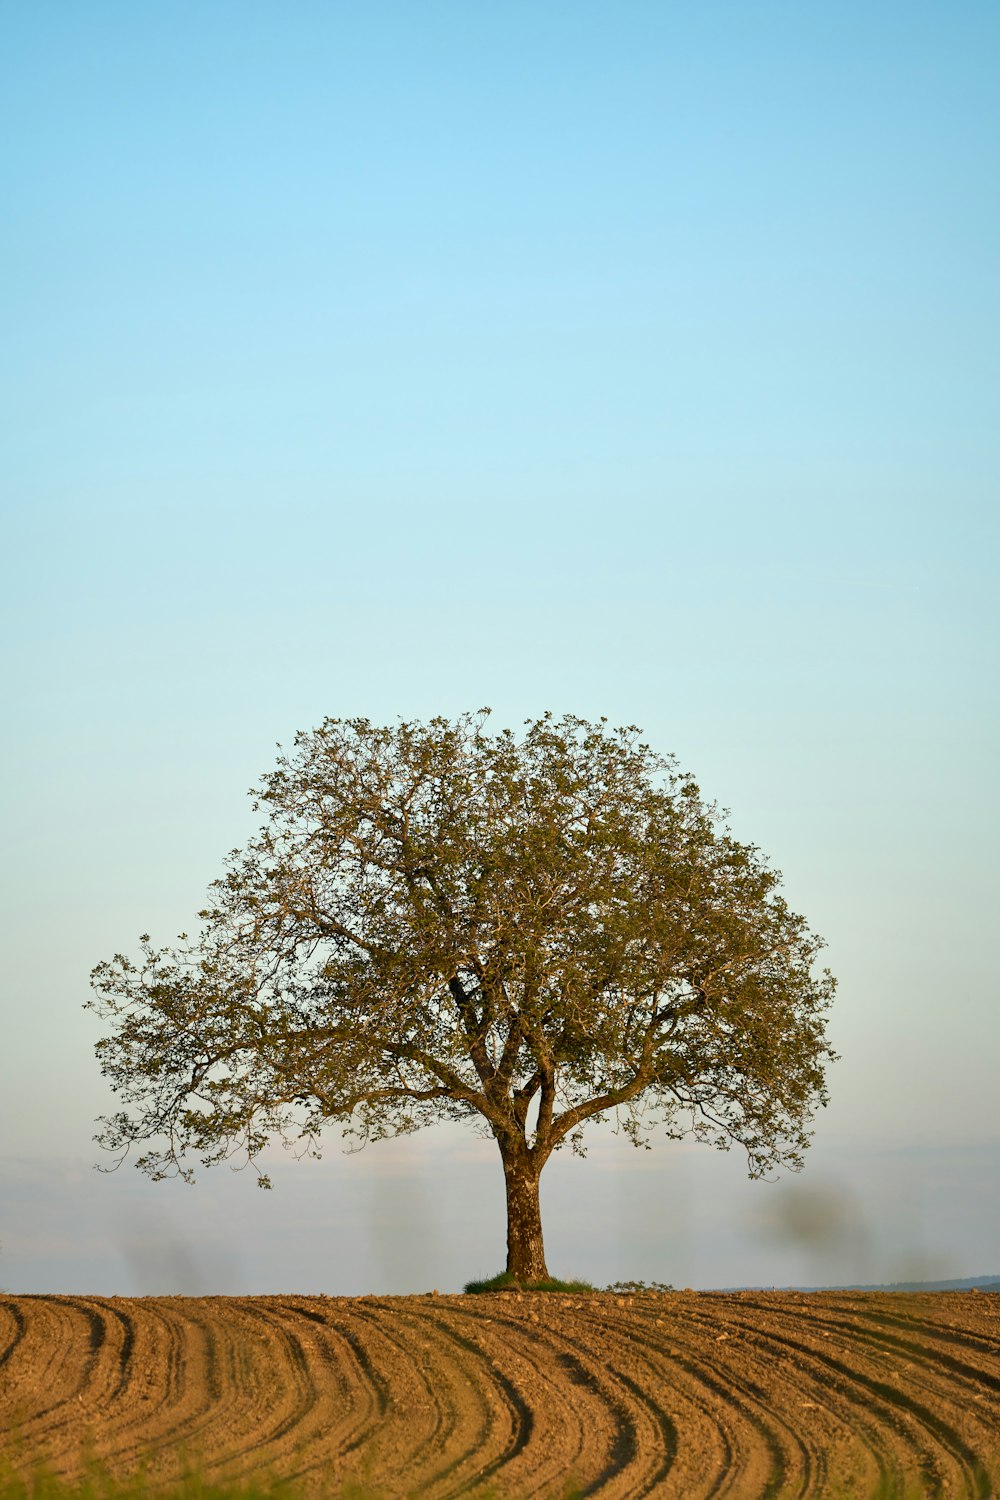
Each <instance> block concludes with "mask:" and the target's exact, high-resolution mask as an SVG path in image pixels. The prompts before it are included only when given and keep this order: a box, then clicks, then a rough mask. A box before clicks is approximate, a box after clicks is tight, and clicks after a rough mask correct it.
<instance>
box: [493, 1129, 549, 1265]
mask: <svg viewBox="0 0 1000 1500" xmlns="http://www.w3.org/2000/svg"><path fill="white" fill-rule="evenodd" d="M501 1155H502V1156H503V1175H504V1181H505V1183H506V1185H507V1272H508V1275H510V1276H516V1277H517V1279H518V1281H548V1279H549V1272H548V1268H547V1266H546V1264H545V1246H544V1244H543V1243H542V1211H541V1205H540V1203H539V1200H538V1178H539V1175H540V1172H541V1167H540V1166H536V1165H535V1163H534V1162H532V1161H531V1160H530V1159H529V1158H528V1156H527V1154H526V1153H524V1152H517V1153H516V1154H509V1153H508V1152H505V1151H502V1152H501Z"/></svg>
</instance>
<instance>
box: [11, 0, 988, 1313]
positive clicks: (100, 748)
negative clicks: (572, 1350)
mask: <svg viewBox="0 0 1000 1500" xmlns="http://www.w3.org/2000/svg"><path fill="white" fill-rule="evenodd" d="M3 25H4V34H5V37H4V45H3V47H2V48H0V141H2V145H0V192H2V197H3V203H4V207H5V212H4V227H3V229H2V231H0V299H2V309H0V314H2V326H3V329H4V334H3V339H2V341H0V401H2V410H3V425H4V439H3V444H2V452H3V456H2V458H0V496H2V534H0V611H2V621H0V625H2V629H0V640H2V646H0V649H2V654H3V680H4V683H5V685H6V686H5V692H4V702H5V705H6V707H7V710H8V720H7V727H6V731H5V733H4V734H3V736H2V739H0V756H2V767H0V787H2V797H3V804H4V805H3V809H2V817H3V826H4V829H5V836H4V841H5V845H6V858H5V859H4V861H3V863H2V866H0V881H2V884H3V891H2V899H0V927H2V938H3V960H2V964H3V967H2V973H3V1000H2V1032H0V1287H4V1288H7V1289H8V1290H12V1291H24V1292H32V1291H67V1292H70V1291H79V1292H86V1291H91V1292H105V1293H123V1294H124V1293H152V1292H169V1291H196V1292H266V1291H302V1292H313V1291H327V1292H330V1293H334V1292H341V1293H354V1292H366V1291H379V1292H408V1291H417V1290H428V1289H430V1288H432V1287H438V1288H439V1289H441V1290H446V1289H456V1288H458V1287H460V1286H461V1284H462V1283H463V1282H464V1281H465V1280H467V1279H469V1278H470V1277H473V1276H480V1275H489V1274H492V1272H494V1271H496V1270H498V1269H500V1267H501V1265H502V1261H503V1212H502V1207H503V1205H502V1177H501V1172H500V1165H499V1157H498V1155H497V1153H496V1150H495V1147H494V1146H493V1145H492V1144H491V1143H490V1142H489V1141H486V1140H482V1139H480V1138H479V1137H477V1136H476V1135H475V1133H474V1132H472V1131H471V1130H469V1129H465V1130H462V1129H460V1128H458V1127H450V1126H449V1127H447V1128H445V1127H441V1128H438V1129H433V1130H430V1131H425V1132H423V1133H421V1134H420V1135H417V1136H415V1137H412V1138H409V1139H407V1140H405V1141H400V1142H397V1143H386V1144H381V1145H378V1146H374V1147H371V1148H369V1149H367V1150H365V1151H364V1152H361V1153H357V1154H348V1153H345V1152H344V1150H343V1149H342V1144H341V1141H340V1139H339V1137H338V1136H337V1135H336V1133H335V1132H331V1134H330V1136H329V1140H328V1150H327V1152H326V1154H325V1156H324V1159H323V1161H322V1162H321V1163H312V1162H302V1163H295V1162H292V1161H288V1160H286V1159H285V1158H283V1157H281V1156H280V1154H279V1155H276V1160H275V1163H274V1166H273V1169H272V1176H273V1177H274V1181H275V1190H274V1191H273V1192H272V1193H270V1194H267V1193H260V1192H258V1191H257V1190H256V1188H255V1187H254V1184H253V1181H252V1180H251V1175H250V1174H243V1175H242V1176H241V1175H239V1174H234V1173H232V1172H230V1171H229V1170H228V1169H227V1168H225V1167H221V1168H214V1169H212V1170H211V1171H210V1172H203V1173H201V1174H200V1176H199V1179H198V1181H197V1183H196V1185H195V1186H194V1187H193V1188H188V1187H185V1186H184V1185H182V1184H178V1183H162V1184H150V1183H148V1182H146V1181H145V1179H143V1178H142V1177H141V1176H140V1174H138V1173H136V1172H134V1171H133V1170H132V1169H131V1167H129V1166H126V1167H124V1168H122V1169H121V1170H120V1171H119V1172H117V1173H115V1174H113V1175H101V1174H100V1173H97V1172H95V1171H94V1165H95V1163H96V1162H98V1161H99V1160H100V1157H101V1153H100V1151H99V1150H98V1148H97V1147H96V1146H95V1145H94V1143H93V1140H92V1137H93V1134H94V1131H95V1128H96V1127H95V1124H94V1120H95V1117H96V1116H98V1115H100V1114H101V1113H103V1112H106V1111H107V1110H108V1109H109V1107H110V1106H111V1103H112V1100H111V1096H110V1094H109V1093H108V1091H107V1088H106V1086H105V1084H104V1083H103V1081H102V1079H101V1077H100V1074H99V1071H98V1068H97V1065H96V1063H95V1060H94V1056H93V1044H94V1042H95V1040H96V1039H97V1037H98V1035H99V1034H100V1031H99V1025H98V1023H97V1022H96V1021H95V1019H94V1017H93V1015H92V1014H91V1013H89V1012H85V1011H84V1010H83V1009H82V1006H83V1004H84V1002H85V1000H86V999H87V998H88V995H89V986H88V974H89V971H90V969H91V968H92V967H93V965H94V964H95V963H96V962H97V961H98V960H100V959H104V958H109V957H110V956H111V955H112V954H113V953H115V952H120V951H123V952H128V953H132V954H135V953H136V950H137V946H138V945H137V938H138V935H139V933H141V932H144V931H149V932H150V933H152V934H153V936H154V939H155V940H156V941H157V942H169V941H170V939H171V938H172V937H173V936H174V935H175V934H176V933H178V932H179V931H181V930H188V929H190V928H191V927H192V925H193V923H194V922H195V920H196V918H195V914H196V912H197V911H198V909H199V908H200V907H201V906H202V905H203V902H204V897H205V891H206V888H207V886H208V884H209V882H210V881H211V880H213V879H214V878H215V877H216V876H217V875H219V874H220V873H221V870H222V861H223V857H224V855H225V853H226V852H227V851H228V850H230V849H232V848H234V847H236V846H238V845H239V844H241V843H242V842H243V841H244V840H245V839H246V838H248V837H249V836H250V835H251V834H252V833H253V831H254V830H255V828H256V826H257V820H256V818H255V816H254V814H253V812H252V809H251V806H250V801H249V799H248V797H247V795H246V793H247V790H248V789H249V788H250V787H251V786H252V785H253V784H254V783H255V782H256V780H257V778H258V777H259V776H261V775H262V774H263V773H265V772H266V771H267V770H268V769H270V767H271V766H272V765H273V763H274V758H275V755H276V753H277V752H276V748H275V747H276V744H278V743H281V744H285V745H288V744H289V743H290V742H291V740H292V738H293V736H294V734H295V732H296V731H297V730H299V729H308V728H310V727H313V726H315V725H316V724H318V723H319V722H320V721H321V720H322V719H323V718H324V717H325V716H327V715H330V716H334V717H343V716H350V715H355V714H363V715H367V716H368V717H369V718H371V719H373V720H374V721H376V722H378V723H391V722H394V721H395V720H396V719H397V718H398V717H408V718H428V717H431V716H432V715H435V714H444V715H456V714H459V713H461V712H463V711H466V710H474V709H477V708H479V707H480V706H481V705H485V704H488V705H490V706H491V707H492V709H493V711H494V722H495V723H496V724H497V725H498V726H500V725H508V724H509V725H511V726H514V727H516V726H518V725H520V724H521V723H522V722H523V721H524V720H525V719H526V718H528V717H531V716H534V715H537V714H539V713H541V712H543V711H544V710H546V709H552V710H553V711H554V712H556V713H557V714H560V713H562V712H572V713H576V714H579V715H582V716H584V717H588V718H597V717H599V716H600V715H607V716H608V718H609V719H610V720H611V722H612V723H616V724H617V723H624V724H632V723H635V724H638V725H641V726H642V728H643V730H644V731H645V735H646V737H647V739H648V740H649V741H650V742H651V743H652V744H653V746H654V747H655V748H656V749H658V750H660V751H662V752H672V753H674V754H676V755H677V757H678V759H679V761H680V763H681V765H682V767H684V768H685V769H687V770H690V771H692V772H693V773H694V774H695V775H696V777H697V778H698V781H699V784H700V785H701V787H702V790H703V792H704V794H705V795H706V796H707V797H709V798H711V799H713V800H715V801H717V802H718V803H719V804H720V805H721V806H723V807H726V808H728V809H730V810H731V814H730V821H731V825H732V828H733V831H734V832H735V834H736V835H737V836H738V837H740V838H742V839H745V840H748V841H750V842H752V843H754V844H757V845H758V846H760V847H761V848H762V849H763V850H764V851H765V852H766V853H767V855H768V856H769V857H770V858H771V859H772V861H773V863H774V864H775V865H776V866H777V867H778V868H779V869H781V870H782V872H783V875H784V890H785V894H786V896H787V899H788V900H789V903H790V904H791V906H792V908H793V909H794V910H796V911H800V912H802V913H803V914H804V915H805V916H806V917H807V919H808V921H809V923H810V925H811V926H812V927H813V928H814V929H815V930H816V931H818V932H820V933H822V934H823V935H824V937H825V938H826V939H827V941H828V945H829V946H828V949H827V953H826V959H827V961H828V962H829V964H830V966H831V968H832V969H833V971H834V972H835V974H836V975H837V977H838V979H839V986H840V987H839V992H838V998H837V1001H836V1004H835V1008H834V1011H833V1013H832V1019H831V1027H830V1031H831V1038H832V1041H833V1043H834V1045H835V1047H836V1048H837V1050H838V1051H839V1052H840V1054H841V1061H840V1062H838V1063H837V1064H836V1065H835V1066H834V1067H833V1068H832V1069H831V1071H830V1075H829V1085H830V1094H831V1099H830V1105H829V1107H828V1108H827V1109H826V1110H824V1111H821V1112H820V1114H819V1115H818V1117H817V1120H816V1134H815V1139H814V1143H813V1145H812V1148H811V1150H810V1152H809V1154H808V1157H807V1163H806V1167H805V1169H804V1171H803V1172H802V1173H801V1174H800V1175H798V1176H792V1177H789V1176H787V1175H786V1176H784V1177H782V1178H780V1179H779V1180H776V1181H774V1182H755V1183H750V1182H748V1181H747V1179H746V1168H745V1162H744V1161H742V1160H741V1159H740V1157H739V1153H738V1151H737V1150H734V1151H733V1152H732V1153H730V1154H718V1153H715V1152H713V1151H712V1150H711V1149H710V1148H708V1147H705V1146H702V1145H694V1144H688V1143H681V1144H675V1143H669V1142H666V1141H662V1142H657V1143H654V1148H653V1150H652V1151H650V1152H638V1153H637V1152H636V1151H634V1150H633V1148H632V1147H631V1145H630V1144H629V1143H628V1142H627V1141H626V1140H624V1139H623V1138H622V1137H620V1136H615V1135H614V1134H613V1133H612V1132H611V1130H610V1128H600V1127H597V1128H592V1130H591V1132H590V1136H589V1139H590V1140H591V1149H590V1152H589V1155H588V1157H587V1159H586V1160H585V1161H578V1160H575V1159H573V1158H569V1159H566V1160H564V1159H563V1157H562V1156H558V1157H556V1158H555V1159H554V1160H553V1162H552V1163H551V1164H550V1165H549V1166H548V1167H547V1168H546V1173H545V1176H544V1177H543V1179H542V1200H543V1213H544V1217H545V1224H546V1241H547V1248H548V1260H549V1265H550V1268H552V1269H553V1270H554V1271H556V1272H557V1273H562V1274H567V1275H568V1274H572V1275H578V1276H583V1277H586V1278H587V1279H589V1280H592V1281H594V1282H596V1283H598V1284H602V1285H603V1284H606V1283H607V1282H609V1281H611V1280H616V1279H625V1278H639V1279H643V1280H657V1281H663V1282H671V1283H674V1284H676V1285H689V1286H703V1287H710V1286H722V1285H738V1284H765V1285H771V1284H777V1285H781V1284H785V1283H791V1282H799V1283H806V1284H814V1283H819V1282H828V1283H836V1282H841V1281H851V1280H862V1281H881V1280H891V1279H904V1278H910V1277H918V1276H924V1277H927V1278H938V1277H945V1276H972V1275H981V1274H990V1273H997V1274H1000V1250H998V1249H997V1246H998V1244H1000V1125H998V1123H997V1112H996V1105H995V1098H996V1088H995V1079H996V1076H997V1073H998V1064H1000V1023H998V1008H997V981H996V966H995V962H994V954H993V947H994V946H995V945H994V942H993V939H992V936H991V934H992V933H993V932H994V931H995V922H996V910H997V897H998V891H997V884H998V882H997V861H996V857H995V850H996V845H997V839H998V833H1000V829H998V819H997V797H996V775H995V766H996V764H997V728H998V712H997V694H996V683H997V640H998V630H997V623H998V622H997V602H996V601H997V597H998V589H997V576H996V574H997V562H996V559H997V540H998V538H997V480H998V476H1000V423H998V421H997V404H998V396H1000V379H998V377H1000V355H998V351H1000V326H998V325H1000V318H998V309H1000V296H998V293H1000V286H998V281H1000V196H998V194H997V190H996V162H997V160H998V147H1000V109H998V104H997V97H996V82H995V59H996V56H997V48H998V44H1000V11H998V9H997V7H996V6H995V5H993V4H991V3H986V0H982V3H972V0H955V3H952V4H950V5H947V6H943V5H938V4H928V3H919V0H907V3H905V4H904V3H902V0H886V3H883V4H880V5H878V6H872V5H870V4H866V3H861V0H846V3H843V4H840V5H837V6H820V5H810V6H803V5H792V4H777V3H768V0H761V3H755V4H753V5H746V4H743V3H739V4H737V3H725V0H719V3H715V0H713V3H710V4H705V5H693V4H688V3H680V0H657V3H650V0H615V3H614V4H612V3H610V0H572V3H569V0H545V3H543V4H537V3H530V4H529V3H527V0H509V3H507V4H505V5H502V6H487V5H475V4H473V5H470V4H459V3H456V0H428V3H423V4H421V5H419V6H416V5H412V4H408V3H390V0H371V3H369V4H365V5H360V6H359V5H346V4H339V3H334V4H327V3H322V4H321V3H310V0H300V3H298V4H296V5H295V6H277V5H265V4H260V3H255V0H240V3H238V4H237V3H236V0H217V3H215V4H213V5H211V6H206V5H202V4H197V5H196V4H193V3H184V0H176V3H172V4H170V5H168V6H134V5H129V4H125V3H116V0H90V3H88V4H87V5H71V4H68V3H64V0H39V3H31V4H28V3H22V4H16V3H15V4H10V5H8V6H7V7H6V8H5V11H4V21H3Z"/></svg>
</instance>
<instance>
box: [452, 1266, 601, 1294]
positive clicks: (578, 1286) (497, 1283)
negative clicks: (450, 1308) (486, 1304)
mask: <svg viewBox="0 0 1000 1500" xmlns="http://www.w3.org/2000/svg"><path fill="white" fill-rule="evenodd" d="M462 1290H463V1292H470V1293H472V1294H474V1295H475V1294H478V1293H479V1292H569V1293H571V1294H574V1295H575V1294H576V1293H577V1292H596V1291H597V1287H596V1286H591V1284H590V1282H589V1281H557V1280H556V1278H555V1277H554V1276H552V1277H549V1279H548V1280H547V1281H519V1280H518V1279H517V1277H516V1276H512V1275H511V1274H510V1272H509V1271H501V1272H500V1274H499V1276H491V1277H489V1278H488V1280H486V1281H467V1282H466V1283H465V1286H464V1287H463V1288H462Z"/></svg>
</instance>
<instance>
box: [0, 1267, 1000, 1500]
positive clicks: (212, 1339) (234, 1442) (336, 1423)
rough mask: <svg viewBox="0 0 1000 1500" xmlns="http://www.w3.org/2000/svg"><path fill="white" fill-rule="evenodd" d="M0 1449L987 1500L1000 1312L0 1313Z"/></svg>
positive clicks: (375, 1474)
mask: <svg viewBox="0 0 1000 1500" xmlns="http://www.w3.org/2000/svg"><path fill="white" fill-rule="evenodd" d="M0 1431H2V1432H3V1433H4V1434H5V1435H6V1442H7V1444H8V1449H9V1452H10V1453H12V1454H13V1462H14V1463H15V1466H18V1467H20V1468H22V1469H23V1468H25V1467H26V1466H27V1465H28V1464H29V1463H32V1462H35V1461H37V1460H38V1459H40V1458H45V1459H46V1460H47V1461H48V1462H49V1463H50V1464H51V1465H52V1466H53V1467H54V1468H55V1469H56V1470H57V1472H59V1473H60V1474H62V1475H64V1476H66V1477H75V1476H76V1475H77V1474H78V1473H79V1472H80V1471H81V1464H82V1462H83V1461H84V1459H85V1457H86V1456H87V1455H88V1454H89V1455H90V1456H92V1457H93V1458H96V1459H97V1460H99V1461H100V1462H101V1463H102V1464H104V1465H106V1466H107V1467H108V1468H109V1469H110V1470H111V1471H112V1472H114V1473H121V1474H122V1475H126V1474H128V1473H130V1472H131V1471H132V1470H134V1469H135V1468H136V1466H137V1465H139V1464H141V1463H144V1464H145V1465H146V1466H147V1468H148V1469H149V1470H150V1471H151V1473H152V1474H153V1475H157V1476H158V1475H161V1474H162V1476H163V1477H164V1478H169V1477H171V1476H173V1475H176V1474H178V1473H180V1472H181V1470H182V1468H183V1466H184V1465H185V1464H197V1465H198V1467H199V1468H200V1470H201V1472H202V1473H203V1474H204V1475H205V1476H206V1477H208V1478H210V1479H234V1480H240V1479H247V1478H250V1477H253V1476H256V1475H261V1474H266V1475H268V1476H272V1477H278V1476H280V1477H283V1478H291V1479H295V1480H296V1481H298V1482H299V1483H300V1484H301V1485H302V1487H303V1489H304V1490H307V1491H312V1492H313V1493H318V1492H320V1491H328V1492H335V1491H336V1488H337V1485H338V1483H339V1482H342V1481H344V1480H346V1479H348V1478H353V1479H359V1480H361V1481H363V1482H366V1483H368V1484H371V1485H372V1486H373V1487H378V1488H380V1489H381V1490H382V1492H383V1493H384V1494H386V1495H388V1496H393V1497H395V1496H404V1495H418V1494H419V1495H427V1496H430V1497H442V1500H443V1497H445V1496H457V1495H465V1494H469V1493H475V1492H476V1491H477V1490H478V1489H480V1488H482V1489H483V1490H489V1491H491V1492H492V1493H493V1494H495V1495H498V1496H501V1497H508V1496H510V1497H521V1496H544V1495H554V1494H560V1493H562V1492H563V1490H564V1488H565V1486H566V1484H567V1481H568V1480H570V1479H572V1480H574V1481H575V1482H576V1484H577V1486H578V1487H579V1490H580V1491H581V1492H582V1493H584V1494H587V1495H598V1494H599V1495H601V1496H604V1497H608V1500H610V1497H613V1496H622V1497H625V1496H628V1497H632V1496H639V1495H656V1496H664V1497H666V1496H677V1497H683V1500H697V1497H707V1496H733V1497H739V1500H743V1497H750V1496H782V1497H784V1496H786V1495H787V1496H806V1495H815V1496H831V1495H857V1496H870V1495H872V1494H879V1495H881V1496H890V1495H895V1494H903V1493H906V1494H907V1495H914V1494H916V1495H927V1496H942V1497H943V1496H947V1497H949V1500H951V1497H956V1496H978V1497H986V1496H989V1495H992V1494H993V1493H994V1486H997V1487H998V1489H997V1493H1000V1480H998V1476H1000V1296H993V1295H988V1294H979V1295H976V1294H973V1293H944V1294H934V1295H919V1296H903V1295H900V1294H896V1295H893V1296H884V1295H877V1294H859V1293H851V1294H844V1293H837V1294H833V1293H824V1294H822V1295H819V1294H813V1295H811V1296H808V1297H803V1296H796V1295H792V1294H787V1293H767V1294H764V1293H756V1292H754V1293H746V1292H744V1293H738V1294H733V1295H723V1294H719V1293H693V1292H691V1293H684V1292H679V1293H665V1294H659V1295H657V1294H645V1295H642V1296H635V1297H631V1298H629V1297H626V1298H619V1297H615V1296H613V1295H611V1294H607V1293H600V1294H595V1295H589V1296H586V1297H582V1296H580V1297H563V1296H558V1295H553V1294H551V1293H550V1294H534V1295H532V1294H528V1293H525V1294H523V1295H516V1294H510V1293H502V1294H494V1295H488V1296H479V1297H438V1296H436V1295H435V1296H426V1297H361V1298H357V1297H355V1298H337V1297H218V1298H215V1297H203V1298H183V1297H148V1298H133V1299H118V1298H110V1299H105V1298H96V1297H9V1296H8V1297H0Z"/></svg>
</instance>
